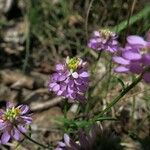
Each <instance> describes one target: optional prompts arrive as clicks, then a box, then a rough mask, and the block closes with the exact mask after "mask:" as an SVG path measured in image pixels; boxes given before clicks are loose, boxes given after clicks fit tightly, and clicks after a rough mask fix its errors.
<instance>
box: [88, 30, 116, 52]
mask: <svg viewBox="0 0 150 150" xmlns="http://www.w3.org/2000/svg"><path fill="white" fill-rule="evenodd" d="M88 47H89V48H92V49H93V50H95V51H101V50H104V51H105V50H106V51H109V52H111V53H113V52H115V51H117V48H118V41H117V36H116V34H115V33H114V32H111V31H110V30H108V29H101V30H99V31H94V32H93V34H92V37H91V38H90V40H89V41H88Z"/></svg>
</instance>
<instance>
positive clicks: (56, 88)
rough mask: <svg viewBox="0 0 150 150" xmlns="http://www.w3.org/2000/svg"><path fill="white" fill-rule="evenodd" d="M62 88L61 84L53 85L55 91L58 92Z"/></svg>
mask: <svg viewBox="0 0 150 150" xmlns="http://www.w3.org/2000/svg"><path fill="white" fill-rule="evenodd" d="M59 89H60V85H59V84H56V85H55V86H54V87H53V91H54V92H56V91H58V90H59Z"/></svg>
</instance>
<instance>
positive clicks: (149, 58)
mask: <svg viewBox="0 0 150 150" xmlns="http://www.w3.org/2000/svg"><path fill="white" fill-rule="evenodd" d="M149 50H150V41H149V40H147V41H146V40H144V38H142V37H140V36H136V35H131V36H128V37H127V44H126V46H125V48H120V51H119V56H114V57H113V61H114V62H116V63H117V64H118V65H119V66H118V67H116V68H115V69H114V71H115V72H118V73H129V72H131V73H135V74H141V73H143V71H145V70H146V69H147V71H146V72H145V73H144V74H143V79H144V80H145V82H147V83H150V71H149V68H150V51H149Z"/></svg>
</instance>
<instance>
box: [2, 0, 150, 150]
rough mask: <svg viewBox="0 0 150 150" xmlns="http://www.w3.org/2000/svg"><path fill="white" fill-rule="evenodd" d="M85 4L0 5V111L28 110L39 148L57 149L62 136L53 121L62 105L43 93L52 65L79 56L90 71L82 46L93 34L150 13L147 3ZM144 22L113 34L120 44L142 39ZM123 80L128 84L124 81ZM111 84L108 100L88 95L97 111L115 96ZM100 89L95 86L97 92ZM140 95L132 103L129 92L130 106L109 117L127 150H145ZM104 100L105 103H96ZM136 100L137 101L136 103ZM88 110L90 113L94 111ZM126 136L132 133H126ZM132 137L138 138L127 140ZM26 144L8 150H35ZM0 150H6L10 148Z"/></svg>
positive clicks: (147, 19) (55, 0)
mask: <svg viewBox="0 0 150 150" xmlns="http://www.w3.org/2000/svg"><path fill="white" fill-rule="evenodd" d="M90 2H91V1H90V0H0V18H1V19H0V105H1V106H2V105H3V104H4V103H5V101H8V100H9V101H12V102H14V103H17V104H19V103H26V104H28V105H30V108H31V111H32V112H34V122H33V125H32V126H31V128H32V136H33V138H35V139H37V140H40V141H41V142H43V143H49V144H53V145H56V142H57V141H58V140H60V139H61V138H62V133H63V132H61V131H60V130H58V129H57V128H56V125H55V117H57V116H63V113H64V111H63V106H64V102H62V99H61V98H56V97H55V96H54V95H53V94H52V93H50V92H48V89H47V82H48V79H49V75H50V74H51V73H53V72H54V65H55V63H57V62H60V61H62V60H63V59H65V58H66V57H67V56H70V57H74V56H80V57H82V58H83V59H84V60H86V61H88V62H89V68H90V66H91V64H92V63H93V62H94V61H95V58H96V57H97V56H96V54H95V53H94V52H91V51H90V50H89V49H88V48H87V46H86V45H87V40H88V38H89V36H90V34H91V33H92V31H93V30H96V29H100V28H103V27H108V28H113V27H116V31H117V25H118V24H119V23H121V22H122V21H125V20H126V21H128V22H129V21H130V19H131V17H132V16H134V15H135V14H137V13H139V12H141V11H142V10H144V9H150V3H149V0H134V1H132V0H119V1H118V0H111V1H110V0H95V1H93V3H90ZM149 12H150V11H149ZM143 16H144V17H142V18H140V19H139V20H138V19H137V20H136V21H134V23H133V24H132V25H130V26H129V25H128V27H127V28H123V29H122V30H121V31H120V32H119V33H118V34H119V41H120V42H124V41H125V36H126V35H127V34H138V35H142V36H144V34H145V32H146V31H148V29H149V28H150V13H149V14H147V13H146V14H145V15H143ZM107 60H109V57H108V56H107V55H103V56H102V60H101V63H100V64H99V66H98V67H99V68H98V69H97V70H98V74H97V75H99V77H101V76H102V75H103V74H104V73H105V71H106V70H107V68H108V66H107V64H108V62H107ZM123 78H124V79H125V80H127V76H123ZM97 80H98V79H97ZM97 80H96V79H95V81H97ZM104 83H105V82H104ZM104 83H103V84H104ZM111 83H112V84H111V86H110V87H109V88H110V90H111V94H108V95H107V96H106V93H104V92H101V93H102V95H100V92H98V88H97V90H95V92H94V93H93V99H94V102H98V104H99V105H97V103H96V105H97V106H99V107H100V108H102V107H103V105H105V104H106V103H107V99H109V98H110V97H111V96H112V95H115V94H116V90H117V91H119V88H120V86H119V85H117V86H115V87H114V85H115V84H116V79H114V78H113V79H112V81H111ZM103 84H100V85H99V86H98V87H99V88H100V89H101V91H102V85H103ZM106 89H107V87H106ZM145 89H148V86H147V85H146V86H145V85H143V84H140V85H139V87H137V89H136V92H140V91H144V90H145ZM105 92H106V91H105ZM143 93H144V96H143ZM143 93H140V94H139V93H138V94H139V95H138V96H136V98H135V95H134V94H135V91H132V92H131V96H130V95H128V99H129V96H130V98H131V103H129V104H128V103H127V102H125V101H124V102H122V103H120V104H119V105H118V106H116V110H117V111H113V110H112V115H113V112H115V113H116V112H117V113H118V116H119V117H120V120H119V121H118V122H115V125H114V124H111V129H112V130H113V131H115V133H117V134H118V135H119V136H120V137H121V141H122V143H123V146H125V149H127V150H130V149H133V150H134V149H135V150H136V149H144V150H149V149H150V137H149V130H150V128H149V124H150V122H149V121H150V116H149V115H150V111H149V107H150V105H149V102H150V94H149V93H148V92H143ZM136 94H137V93H136ZM145 94H146V95H145ZM103 96H104V97H105V100H106V102H103V101H101V99H102V97H103ZM135 99H138V100H136V102H137V103H136V102H135ZM99 102H100V103H99ZM124 103H125V104H124ZM131 104H132V105H131ZM70 107H71V104H69V105H68V107H67V111H68V112H69V111H70ZM91 109H95V108H94V105H93V108H91ZM133 110H134V111H133ZM68 114H70V112H69V113H68ZM115 115H116V114H115ZM131 116H132V117H131ZM129 118H130V119H129ZM143 118H144V119H143ZM137 122H140V123H139V124H138V123H137ZM133 125H135V126H133ZM107 126H108V125H107ZM109 126H110V124H109ZM129 130H130V131H131V132H130V133H127V132H128V131H129ZM133 131H135V132H134V133H137V135H138V136H135V135H132V132H133ZM130 135H132V136H131V137H132V138H131V137H130ZM137 137H138V138H137ZM138 139H140V140H138ZM137 141H138V142H137ZM26 143H28V141H25V140H23V141H22V142H21V143H19V145H18V143H17V142H13V143H12V144H10V146H11V147H10V149H20V150H28V149H29V150H30V149H32V150H34V149H38V146H36V145H35V146H33V144H31V143H30V142H29V143H28V144H26ZM3 149H9V146H8V147H5V148H4V147H3Z"/></svg>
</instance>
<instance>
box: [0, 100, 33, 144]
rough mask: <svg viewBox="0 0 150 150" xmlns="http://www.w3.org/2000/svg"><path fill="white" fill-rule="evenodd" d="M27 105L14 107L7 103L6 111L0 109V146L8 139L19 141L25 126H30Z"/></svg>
mask: <svg viewBox="0 0 150 150" xmlns="http://www.w3.org/2000/svg"><path fill="white" fill-rule="evenodd" d="M28 111H29V107H28V106H27V105H19V106H17V107H14V105H13V104H12V103H10V102H7V105H6V110H3V109H0V144H7V143H8V141H9V140H10V139H14V140H19V138H20V133H21V132H23V133H24V132H26V128H25V126H26V125H29V124H31V122H32V118H31V117H30V115H29V114H27V113H28Z"/></svg>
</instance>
